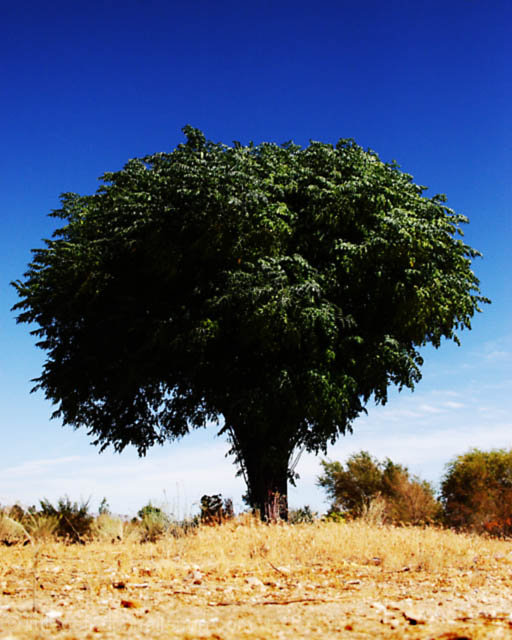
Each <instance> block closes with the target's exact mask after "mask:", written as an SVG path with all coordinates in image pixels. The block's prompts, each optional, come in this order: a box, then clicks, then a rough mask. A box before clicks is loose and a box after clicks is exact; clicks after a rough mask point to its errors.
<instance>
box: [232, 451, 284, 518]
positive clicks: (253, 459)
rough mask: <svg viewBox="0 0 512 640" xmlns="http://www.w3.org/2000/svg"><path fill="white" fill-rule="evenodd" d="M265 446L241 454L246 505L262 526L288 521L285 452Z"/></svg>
mask: <svg viewBox="0 0 512 640" xmlns="http://www.w3.org/2000/svg"><path fill="white" fill-rule="evenodd" d="M266 445H267V446H266V448H264V449H263V448H257V449H256V448H252V447H250V448H248V449H247V450H246V451H244V452H243V453H242V458H243V462H244V470H245V473H246V475H247V483H248V487H247V488H248V497H249V503H250V505H251V507H252V508H253V509H254V510H258V511H259V513H260V516H261V519H262V520H265V521H266V522H275V521H277V520H288V462H289V455H288V453H287V451H286V450H284V451H283V450H282V449H280V448H278V447H276V446H274V447H273V446H269V445H268V443H266Z"/></svg>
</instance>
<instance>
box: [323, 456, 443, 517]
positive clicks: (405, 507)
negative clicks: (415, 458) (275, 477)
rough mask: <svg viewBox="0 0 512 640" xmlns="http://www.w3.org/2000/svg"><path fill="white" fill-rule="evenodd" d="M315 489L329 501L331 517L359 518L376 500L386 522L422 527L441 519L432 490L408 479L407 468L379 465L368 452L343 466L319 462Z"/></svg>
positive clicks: (350, 459) (423, 481) (387, 463)
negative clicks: (424, 524) (323, 492)
mask: <svg viewBox="0 0 512 640" xmlns="http://www.w3.org/2000/svg"><path fill="white" fill-rule="evenodd" d="M322 467H323V474H322V475H321V476H320V477H319V478H318V485H319V486H320V487H322V488H323V489H325V491H326V493H327V496H328V498H329V499H330V501H331V508H330V511H331V513H340V514H342V515H347V516H349V517H352V518H357V517H361V516H362V515H364V514H365V513H366V512H367V511H368V509H369V508H370V506H371V504H372V502H373V501H374V500H375V499H377V498H382V499H383V506H384V509H383V517H384V518H385V520H387V521H388V522H394V523H399V522H401V523H411V524H421V523H425V522H433V521H435V520H437V519H439V517H440V505H439V503H438V502H437V500H436V499H435V497H434V491H433V488H432V486H431V485H430V484H429V483H428V482H426V481H425V480H420V479H419V478H417V477H416V476H412V477H411V476H410V474H409V471H408V469H407V468H406V467H404V466H402V465H399V464H395V463H394V462H392V461H391V460H390V459H389V458H387V459H386V460H384V461H379V460H377V459H375V458H373V457H372V456H371V455H370V454H369V453H368V452H367V451H361V452H360V453H355V454H353V455H351V456H350V457H349V458H348V460H347V462H346V464H345V466H344V465H342V464H341V463H340V462H337V461H334V462H327V461H325V460H323V461H322Z"/></svg>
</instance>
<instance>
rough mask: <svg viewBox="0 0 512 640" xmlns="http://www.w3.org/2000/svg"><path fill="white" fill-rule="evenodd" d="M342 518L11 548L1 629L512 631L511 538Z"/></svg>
mask: <svg viewBox="0 0 512 640" xmlns="http://www.w3.org/2000/svg"><path fill="white" fill-rule="evenodd" d="M335 526H337V528H336V529H335V528H330V529H327V530H326V529H322V528H316V529H315V528H314V527H310V528H309V529H308V528H307V527H305V528H292V527H286V528H283V529H281V530H277V527H276V528H275V529H273V528H266V527H262V526H259V527H242V528H240V529H237V530H235V529H234V528H232V529H231V530H229V529H227V528H226V527H221V528H219V531H213V530H208V531H206V532H204V533H202V532H200V533H199V534H197V535H194V536H191V537H187V538H186V539H184V540H174V539H173V540H164V541H161V542H159V543H156V544H145V545H141V544H119V545H112V544H104V543H102V544H99V543H91V544H88V545H67V546H66V545H63V544H56V543H47V544H39V545H27V546H25V547H19V546H17V547H9V548H4V549H2V550H1V551H0V562H1V564H0V567H1V569H0V640H8V639H9V640H14V639H16V640H29V639H30V640H35V639H36V638H53V637H55V638H59V639H61V640H71V639H72V638H76V639H80V640H81V639H84V638H98V639H100V638H102V639H110V638H131V639H133V638H155V639H160V638H161V639H163V638H176V639H180V640H184V639H192V638H198V639H199V638H201V639H203V638H204V639H213V638H215V639H218V640H220V639H223V640H235V639H237V640H239V639H242V638H251V639H252V638H254V639H256V638H282V639H287V638H290V639H291V638H322V639H329V638H340V637H341V638H354V639H356V638H444V639H448V638H451V639H455V638H459V639H460V640H462V639H463V638H471V639H474V640H477V639H479V638H509V637H511V638H512V556H509V549H508V543H507V542H503V541H502V542H493V541H485V540H481V539H478V538H464V539H463V543H462V542H461V543H460V545H459V546H458V547H457V546H456V544H457V539H456V538H450V544H452V546H453V548H452V553H451V556H452V557H451V558H450V557H445V556H447V555H448V556H449V555H450V553H449V547H450V544H448V543H447V542H446V540H445V538H442V537H440V538H439V539H438V544H437V547H436V548H435V550H437V551H438V552H439V547H442V545H443V544H444V545H445V547H446V548H445V549H444V551H443V550H442V549H441V552H442V553H441V554H440V555H438V557H437V559H436V558H434V553H435V550H434V548H432V549H431V547H430V545H433V544H434V545H435V536H434V538H432V539H431V540H428V541H426V542H424V545H423V548H422V547H421V535H422V534H421V533H417V532H413V531H412V530H411V532H410V533H408V532H407V531H405V532H404V531H400V530H398V531H397V533H396V534H395V533H393V531H390V530H387V529H386V530H383V529H381V530H380V539H381V541H380V547H379V530H374V529H371V528H370V529H367V530H362V529H361V530H359V531H357V530H355V531H350V535H348V534H347V535H344V536H341V534H342V533H343V525H342V526H340V525H335ZM220 529H223V531H222V532H220ZM348 531H349V530H348V529H345V532H348ZM365 531H366V533H365ZM358 534H359V536H364V535H366V540H365V541H364V542H363V541H362V540H359V543H360V545H362V546H360V547H357V544H356V542H357V540H358ZM336 535H340V536H341V538H340V540H339V541H338V544H336V542H337V541H336V539H335V538H336ZM408 535H409V536H410V537H411V538H412V537H413V536H416V537H415V538H414V543H411V544H410V548H408V549H405V546H406V542H407V540H408V538H407V536H408ZM429 535H430V534H429ZM433 535H434V534H433ZM442 535H444V534H442V533H441V532H440V533H439V536H442ZM449 535H451V536H453V535H455V534H449ZM351 536H352V538H351ZM372 536H373V537H372ZM393 536H395V537H393ZM397 536H398V537H399V539H396V538H397ZM400 536H401V537H400ZM417 536H420V538H418V537H417ZM347 538H348V540H347ZM370 538H371V539H370ZM343 541H344V542H343ZM442 541H444V542H442ZM393 544H395V546H396V549H400V548H401V547H404V548H403V549H402V550H401V551H399V550H395V551H393V547H392V545H393ZM379 551H380V552H381V553H380V555H378V553H377V552H379ZM386 553H387V555H386ZM400 553H402V555H399V554H400ZM372 554H375V555H372ZM429 554H430V558H431V562H430V565H428V562H427V561H426V560H427V559H428V557H429ZM474 554H475V555H474ZM442 558H444V563H443V562H442V561H441V559H442ZM407 559H408V560H409V562H404V560H407ZM434 560H435V561H434Z"/></svg>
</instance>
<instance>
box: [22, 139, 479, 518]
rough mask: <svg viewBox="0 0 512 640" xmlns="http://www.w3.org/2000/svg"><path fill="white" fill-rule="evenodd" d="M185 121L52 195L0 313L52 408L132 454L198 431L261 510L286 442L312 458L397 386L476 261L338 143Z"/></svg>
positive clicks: (273, 489)
mask: <svg viewBox="0 0 512 640" xmlns="http://www.w3.org/2000/svg"><path fill="white" fill-rule="evenodd" d="M184 131H185V133H186V136H187V142H186V143H185V144H181V145H178V147H177V148H176V149H175V150H174V151H173V152H171V153H157V154H155V155H152V156H148V157H145V158H143V159H140V160H130V161H129V162H128V163H127V164H126V166H125V167H124V168H123V169H122V170H121V171H118V172H116V173H106V174H105V175H104V176H103V185H102V186H101V187H100V188H99V189H98V191H97V192H96V193H95V194H93V195H87V196H80V195H76V194H72V193H67V194H64V195H63V196H62V207H61V208H60V209H59V210H57V211H55V212H54V213H53V214H52V215H53V216H56V217H57V218H60V219H62V220H63V221H64V225H63V226H62V228H60V229H59V230H58V231H56V233H55V234H54V237H53V238H52V239H51V240H47V241H46V246H45V247H44V248H42V249H37V250H35V252H34V257H33V261H32V263H31V264H30V266H29V269H28V271H27V272H26V273H25V276H24V280H21V281H18V282H17V283H15V286H16V288H17V291H18V294H19V296H20V301H19V302H18V304H17V305H16V306H15V309H16V310H18V311H19V312H20V313H19V316H18V320H19V321H20V322H26V323H35V324H36V329H35V331H34V333H35V335H36V336H37V338H38V340H39V341H38V346H39V347H41V348H42V349H44V350H45V351H46V354H47V359H46V362H45V364H44V368H43V371H42V374H41V375H40V377H39V378H37V379H36V388H38V389H42V390H43V391H44V393H45V394H46V397H47V398H49V399H50V400H51V401H52V402H53V403H55V404H56V411H55V413H54V416H57V417H60V418H61V419H62V420H63V422H64V424H67V425H71V426H73V427H75V428H78V427H85V428H86V429H87V430H88V433H89V434H90V435H91V436H93V438H94V443H95V444H97V445H99V446H100V447H101V449H104V448H105V447H107V446H108V445H110V444H112V445H113V446H114V447H115V449H116V450H118V451H121V450H122V449H123V448H124V447H125V446H127V445H130V444H132V445H134V446H135V447H137V449H138V451H139V453H140V454H141V455H142V454H145V453H146V451H147V449H148V448H149V447H151V446H152V445H154V444H155V443H164V442H165V441H167V440H173V439H175V438H179V437H181V436H183V435H185V434H186V433H187V432H188V431H189V430H190V429H193V428H198V427H205V426H207V425H208V424H210V423H212V422H213V423H215V422H217V423H219V424H220V433H221V434H225V435H226V436H227V437H228V438H229V440H230V442H231V444H232V453H233V454H234V455H235V458H236V461H237V463H238V465H239V467H240V469H241V472H242V473H243V474H244V476H245V478H246V481H247V483H248V500H249V502H250V504H252V505H253V506H255V507H258V508H260V510H261V511H262V514H264V513H265V510H266V509H267V507H268V505H269V504H270V501H271V500H273V501H274V502H275V496H276V495H279V496H281V497H283V498H286V492H287V480H288V479H290V478H292V477H293V473H292V469H291V466H290V460H291V459H292V456H293V455H294V453H295V452H297V451H300V450H303V449H306V450H308V451H312V452H318V451H323V450H325V447H326V444H327V443H328V442H333V441H335V440H336V438H337V437H338V436H339V435H340V434H343V433H345V432H346V431H347V430H351V426H352V423H353V421H354V420H355V418H356V417H357V416H358V415H359V414H360V413H361V412H362V411H364V410H365V405H366V403H367V402H368V401H369V400H370V398H372V397H373V398H374V400H375V401H376V402H378V403H383V402H385V401H386V399H387V390H388V387H389V385H391V384H394V385H398V387H400V388H402V387H409V388H411V389H412V388H413V387H414V385H415V383H416V382H417V381H418V380H419V379H420V377H421V375H420V367H421V364H422V358H421V356H420V353H419V351H418V348H419V347H421V346H422V345H425V344H427V343H431V344H433V345H434V346H436V347H437V346H439V344H440V342H441V339H442V338H443V337H444V338H448V339H453V340H455V341H458V337H457V331H458V330H460V329H463V328H469V327H470V320H471V318H472V316H473V314H474V313H475V311H476V310H478V304H479V303H480V302H483V301H485V299H484V298H482V297H481V296H480V295H479V288H478V284H479V283H478V280H477V279H476V277H475V276H474V274H473V272H472V271H471V268H470V267H471V259H472V258H473V257H475V256H476V255H478V254H477V252H476V251H474V250H473V249H471V248H470V247H469V246H467V245H466V244H464V242H463V241H462V239H461V238H460V237H458V236H460V235H462V234H461V232H460V224H461V223H464V222H466V219H465V218H464V217H463V216H461V215H458V214H456V213H454V212H453V211H452V210H450V209H448V208H447V207H446V206H445V204H444V203H445V200H444V198H443V197H442V196H434V197H433V198H427V197H424V196H423V195H422V193H423V191H424V187H421V186H418V185H416V184H414V183H413V181H412V178H411V176H409V175H407V174H405V173H402V172H401V171H399V169H398V167H397V166H396V165H394V164H386V163H384V162H382V161H381V160H380V159H379V158H378V156H377V155H376V154H375V153H374V152H371V151H364V150H363V149H362V148H361V147H359V146H357V145H356V144H355V143H354V142H352V141H350V140H340V141H339V142H338V143H337V144H336V145H335V146H333V145H331V144H323V143H320V142H311V143H310V145H309V146H308V147H306V148H301V147H298V146H296V145H294V144H291V143H287V144H284V145H281V146H278V145H275V144H269V143H263V144H261V145H258V146H255V145H253V144H250V145H249V146H242V145H240V144H239V143H235V144H234V146H233V147H228V146H225V145H222V144H214V143H211V142H207V141H206V140H205V137H204V135H203V134H202V133H201V132H200V131H198V130H197V129H193V128H192V127H185V129H184ZM219 421H220V422H219ZM283 505H284V506H283V512H284V511H285V510H286V500H284V502H283Z"/></svg>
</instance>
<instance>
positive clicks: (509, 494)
mask: <svg viewBox="0 0 512 640" xmlns="http://www.w3.org/2000/svg"><path fill="white" fill-rule="evenodd" d="M441 502H442V504H443V508H444V517H445V521H446V523H447V524H448V525H449V526H452V527H454V528H457V529H471V530H473V531H476V532H479V533H481V532H488V533H490V534H492V535H498V536H509V535H511V533H512V450H505V449H495V450H492V451H480V450H479V449H472V450H470V451H469V452H467V453H465V454H462V455H460V456H457V457H456V458H454V459H453V460H452V461H451V462H449V463H448V465H447V466H446V473H445V475H444V477H443V480H442V483H441Z"/></svg>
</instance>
